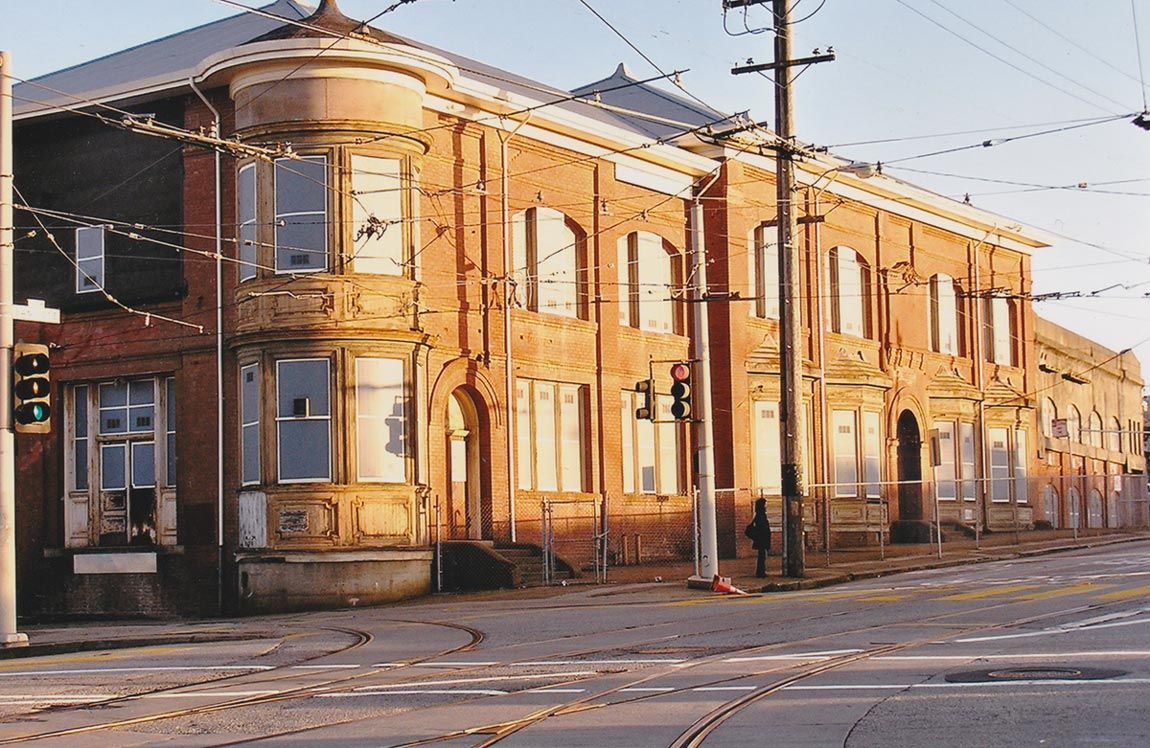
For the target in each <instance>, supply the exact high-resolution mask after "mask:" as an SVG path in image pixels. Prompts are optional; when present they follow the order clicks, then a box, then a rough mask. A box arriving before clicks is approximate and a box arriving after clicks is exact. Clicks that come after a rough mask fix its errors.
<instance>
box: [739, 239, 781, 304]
mask: <svg viewBox="0 0 1150 748" xmlns="http://www.w3.org/2000/svg"><path fill="white" fill-rule="evenodd" d="M747 278H748V280H749V282H748V283H747V286H748V288H747V296H748V297H749V298H752V299H754V303H753V304H752V306H751V314H753V315H754V316H756V317H761V318H763V319H778V318H779V250H778V244H777V242H776V239H775V224H773V223H764V224H763V225H761V226H759V227H758V228H756V229H754V230H753V231H751V233H750V235H749V236H748V237H747Z"/></svg>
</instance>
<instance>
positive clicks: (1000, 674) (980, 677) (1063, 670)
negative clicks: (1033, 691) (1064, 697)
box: [946, 665, 1126, 683]
mask: <svg viewBox="0 0 1150 748" xmlns="http://www.w3.org/2000/svg"><path fill="white" fill-rule="evenodd" d="M1122 675H1126V671H1125V670H1115V669H1113V668H1101V667H1074V666H1072V665H1054V666H1049V665H1048V666H1031V667H995V668H983V669H981V670H964V671H963V672H961V673H950V674H948V675H947V676H946V681H947V683H993V682H1003V681H1028V680H1106V679H1107V678H1117V677H1119V676H1122Z"/></svg>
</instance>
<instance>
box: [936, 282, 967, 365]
mask: <svg viewBox="0 0 1150 748" xmlns="http://www.w3.org/2000/svg"><path fill="white" fill-rule="evenodd" d="M958 331H959V327H958V294H957V293H956V292H955V287H954V278H951V277H950V276H949V275H946V274H945V273H938V274H937V275H932V276H931V277H930V349H931V350H932V351H935V352H936V353H949V354H950V355H952V356H957V355H959V353H960V347H959V337H958Z"/></svg>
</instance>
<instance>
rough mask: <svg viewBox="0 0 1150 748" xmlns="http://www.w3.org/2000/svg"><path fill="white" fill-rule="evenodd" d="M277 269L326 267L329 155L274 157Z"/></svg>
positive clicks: (297, 270)
mask: <svg viewBox="0 0 1150 748" xmlns="http://www.w3.org/2000/svg"><path fill="white" fill-rule="evenodd" d="M275 202H276V206H275V225H276V272H277V273H309V272H315V271H317V270H326V269H327V266H328V264H327V158H326V157H324V156H304V157H302V158H298V159H294V158H278V159H276V161H275Z"/></svg>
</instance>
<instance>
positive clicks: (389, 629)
mask: <svg viewBox="0 0 1150 748" xmlns="http://www.w3.org/2000/svg"><path fill="white" fill-rule="evenodd" d="M254 623H258V631H253V633H251V638H239V639H236V640H232V641H217V642H203V643H192V644H169V645H164V646H153V647H143V648H132V649H119V650H108V651H97V652H85V653H77V654H67V655H57V656H49V657H32V658H21V659H15V660H5V661H2V662H0V716H2V719H3V722H2V723H0V745H3V744H15V743H20V744H25V743H30V744H33V745H43V746H70V747H71V746H101V747H105V746H109V745H115V746H136V745H164V746H219V745H241V744H242V745H266V746H361V745H370V746H413V745H439V746H451V747H452V748H454V747H456V746H487V745H495V744H497V743H498V744H500V745H504V746H605V745H620V746H624V745H625V746H690V745H703V744H705V745H707V746H746V745H766V744H771V745H774V744H779V745H787V746H831V745H834V746H839V745H842V746H922V745H929V744H936V745H947V746H950V745H954V746H999V745H1001V746H1008V745H1009V746H1019V745H1050V746H1078V745H1087V744H1089V745H1114V746H1142V745H1148V744H1150V715H1148V714H1147V712H1146V710H1145V709H1144V703H1145V694H1146V693H1150V542H1145V541H1143V542H1137V543H1123V544H1118V545H1111V546H1106V547H1102V548H1095V549H1089V550H1083V551H1075V552H1068V553H1061V554H1055V555H1048V556H1039V557H1034V558H1028V559H1019V560H1013V561H1004V562H996V563H989V564H981V565H975V566H966V567H958V568H950V569H936V570H931V571H922V572H914V573H908V574H902V575H897V576H892V577H886V578H883V579H875V580H869V581H865V582H856V583H852V584H847V585H841V586H837V587H833V588H827V589H823V590H812V591H796V592H780V593H770V594H763V595H749V596H716V595H712V594H710V593H705V592H698V591H693V590H687V589H685V588H684V587H683V585H681V584H677V583H676V584H671V583H664V584H661V585H660V584H644V585H629V586H626V587H621V588H617V587H587V588H580V589H577V590H567V591H565V592H564V594H559V595H548V596H533V595H528V594H524V593H521V592H520V593H516V592H513V593H501V594H488V595H467V596H437V597H434V598H430V599H428V600H425V601H419V602H415V603H410V604H405V605H396V606H389V607H381V608H373V609H362V610H349V611H339V612H332V613H311V614H300V615H293V616H279V617H268V618H261V619H258V621H256V622H254ZM214 625H216V626H219V625H221V624H218V623H217V624H214ZM244 625H245V626H248V627H249V628H250V627H252V626H253V619H247V620H246V621H245V622H244Z"/></svg>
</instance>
